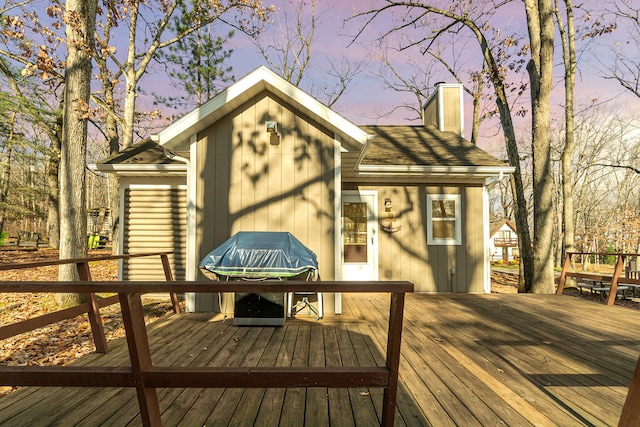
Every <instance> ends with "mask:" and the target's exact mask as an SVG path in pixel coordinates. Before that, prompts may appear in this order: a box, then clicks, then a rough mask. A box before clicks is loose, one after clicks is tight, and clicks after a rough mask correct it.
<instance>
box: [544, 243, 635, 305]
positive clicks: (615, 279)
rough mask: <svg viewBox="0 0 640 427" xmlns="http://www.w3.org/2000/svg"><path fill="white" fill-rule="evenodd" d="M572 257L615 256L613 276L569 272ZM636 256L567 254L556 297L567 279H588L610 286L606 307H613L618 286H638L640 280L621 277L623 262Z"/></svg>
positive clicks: (589, 253)
mask: <svg viewBox="0 0 640 427" xmlns="http://www.w3.org/2000/svg"><path fill="white" fill-rule="evenodd" d="M574 255H586V256H589V255H596V256H615V257H617V260H616V265H615V267H614V268H613V274H612V275H611V276H609V275H606V274H595V273H585V272H577V271H571V259H572V257H573V256H574ZM636 256H638V254H600V253H591V252H567V256H566V258H565V260H564V266H563V267H562V272H561V273H560V280H559V281H558V289H557V290H556V294H557V295H562V292H563V290H564V285H565V283H566V281H567V277H575V278H576V279H588V280H594V281H597V282H605V283H609V284H610V286H609V287H610V290H609V295H608V296H607V305H613V304H614V303H615V301H616V294H617V292H618V285H619V284H628V285H640V279H638V278H634V277H625V276H623V275H622V273H623V271H624V267H625V260H626V259H627V258H628V257H636Z"/></svg>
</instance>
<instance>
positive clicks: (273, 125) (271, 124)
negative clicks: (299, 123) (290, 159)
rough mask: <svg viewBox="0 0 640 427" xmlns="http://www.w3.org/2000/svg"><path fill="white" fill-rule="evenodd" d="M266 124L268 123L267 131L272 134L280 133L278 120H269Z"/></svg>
mask: <svg viewBox="0 0 640 427" xmlns="http://www.w3.org/2000/svg"><path fill="white" fill-rule="evenodd" d="M265 124H266V125H267V132H269V133H270V134H272V135H274V134H275V135H277V134H278V122H276V121H275V120H268V121H267V122H265Z"/></svg>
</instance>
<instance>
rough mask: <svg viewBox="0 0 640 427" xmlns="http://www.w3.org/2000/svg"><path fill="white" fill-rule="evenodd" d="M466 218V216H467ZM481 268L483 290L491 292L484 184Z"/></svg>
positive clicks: (484, 187) (487, 218) (486, 204)
mask: <svg viewBox="0 0 640 427" xmlns="http://www.w3.org/2000/svg"><path fill="white" fill-rule="evenodd" d="M467 220H468V218H467ZM482 224H483V227H482V242H483V244H482V251H483V257H482V268H483V278H484V292H485V293H486V294H490V293H491V263H490V260H491V251H490V250H489V244H488V242H489V233H490V232H491V230H489V191H488V189H487V186H486V185H483V186H482Z"/></svg>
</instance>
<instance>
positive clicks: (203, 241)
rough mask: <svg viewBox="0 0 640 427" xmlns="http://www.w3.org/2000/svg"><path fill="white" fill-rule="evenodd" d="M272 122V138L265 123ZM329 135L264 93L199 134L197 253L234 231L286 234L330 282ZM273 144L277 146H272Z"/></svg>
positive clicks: (331, 191) (331, 163)
mask: <svg viewBox="0 0 640 427" xmlns="http://www.w3.org/2000/svg"><path fill="white" fill-rule="evenodd" d="M267 120H275V121H277V122H278V126H279V132H280V136H279V139H278V140H271V138H270V136H269V134H268V133H267V131H266V127H265V121H267ZM333 141H334V140H333V135H332V134H331V133H330V132H328V131H327V130H326V129H324V128H323V127H321V126H319V125H318V124H317V123H316V122H314V121H313V120H311V119H310V118H309V117H307V116H305V115H303V114H301V113H300V112H299V111H296V110H295V109H294V108H292V107H291V106H289V105H288V104H286V103H284V102H283V101H282V100H281V99H279V98H277V97H274V95H272V94H270V93H268V92H266V91H264V92H262V93H261V94H259V95H257V96H255V97H253V98H251V99H249V100H247V101H246V102H245V104H244V105H243V106H242V107H240V108H237V109H236V110H234V111H232V112H231V113H229V114H228V115H227V116H225V117H223V118H222V119H221V120H218V121H217V122H216V123H215V124H214V125H212V126H210V127H209V128H207V129H205V130H204V131H202V132H200V133H199V134H198V143H197V144H198V146H197V155H196V156H197V161H196V169H197V174H198V188H197V191H196V193H197V195H196V203H197V215H196V222H197V230H198V231H197V243H196V248H197V250H196V253H197V254H198V256H199V259H202V258H203V257H204V256H205V255H206V254H207V253H209V252H210V251H211V250H212V249H214V248H215V247H216V246H218V245H220V244H221V243H222V242H224V241H225V240H226V239H228V238H229V237H230V236H232V235H233V234H235V233H236V232H238V231H288V232H290V233H292V234H293V235H294V236H296V238H298V239H299V240H300V241H301V242H302V243H303V244H305V245H307V246H308V247H309V248H310V249H311V250H313V251H314V252H315V253H316V255H318V262H319V266H320V275H321V277H323V278H326V279H332V278H333V277H334V240H333V239H334V237H333V235H334V234H333V233H334V230H333V225H334V215H335V206H334V193H335V191H334V188H335V184H334V179H333V169H334V160H333V159H334V156H333V144H334V142H333ZM272 142H277V144H272Z"/></svg>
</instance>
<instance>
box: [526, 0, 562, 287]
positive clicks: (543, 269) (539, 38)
mask: <svg viewBox="0 0 640 427" xmlns="http://www.w3.org/2000/svg"><path fill="white" fill-rule="evenodd" d="M525 9H526V12H527V25H528V28H529V38H530V40H531V60H530V61H529V64H528V65H527V70H528V71H529V79H530V85H531V102H532V114H531V115H532V148H533V150H532V151H533V242H534V245H533V278H532V279H533V281H532V287H531V291H532V292H534V293H553V292H555V286H554V273H553V244H552V243H553V179H552V175H551V155H550V152H551V137H550V121H551V112H550V106H549V102H550V99H551V89H552V83H553V48H554V46H553V38H554V31H555V25H554V23H553V7H552V0H538V1H534V0H525Z"/></svg>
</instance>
